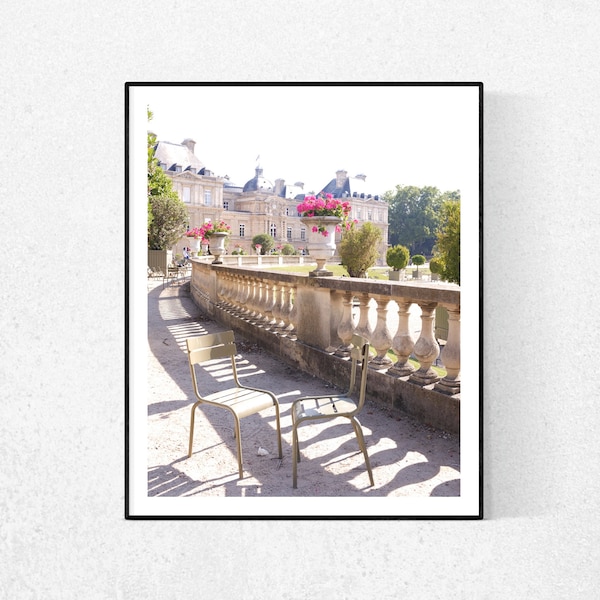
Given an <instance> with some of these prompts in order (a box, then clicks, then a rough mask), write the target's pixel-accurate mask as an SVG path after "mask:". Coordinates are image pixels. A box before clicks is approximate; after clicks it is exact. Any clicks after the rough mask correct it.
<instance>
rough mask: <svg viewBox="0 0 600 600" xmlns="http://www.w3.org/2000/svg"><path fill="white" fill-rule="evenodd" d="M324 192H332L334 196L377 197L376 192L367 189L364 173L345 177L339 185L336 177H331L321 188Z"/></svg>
mask: <svg viewBox="0 0 600 600" xmlns="http://www.w3.org/2000/svg"><path fill="white" fill-rule="evenodd" d="M321 192H322V193H324V194H332V195H333V197H334V198H341V199H344V198H352V197H354V198H356V197H359V198H369V197H375V199H376V200H378V199H379V195H378V193H377V192H373V191H372V190H369V188H368V184H367V182H366V176H365V175H362V174H361V175H356V177H346V178H345V180H344V181H343V183H342V185H341V187H338V183H337V178H336V179H332V180H331V181H330V182H329V183H328V184H327V185H326V186H325V187H324V188H323V189H322V190H321Z"/></svg>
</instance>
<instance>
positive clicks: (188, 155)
mask: <svg viewBox="0 0 600 600" xmlns="http://www.w3.org/2000/svg"><path fill="white" fill-rule="evenodd" d="M154 156H155V157H156V158H157V159H158V162H161V163H164V164H165V165H166V169H167V170H174V165H180V166H181V170H182V171H185V170H186V169H188V168H189V167H191V168H192V169H193V170H194V171H195V172H196V173H197V172H198V171H200V170H202V169H204V163H203V162H202V161H201V160H200V159H199V158H198V157H197V156H196V155H195V154H194V153H193V152H192V151H191V150H190V149H189V148H188V147H187V146H184V145H182V144H173V143H172V142H158V143H157V144H156V146H154Z"/></svg>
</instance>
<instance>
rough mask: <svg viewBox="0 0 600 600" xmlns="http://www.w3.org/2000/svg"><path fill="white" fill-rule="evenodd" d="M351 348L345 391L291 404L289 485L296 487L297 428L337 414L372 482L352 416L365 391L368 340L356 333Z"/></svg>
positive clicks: (362, 402)
mask: <svg viewBox="0 0 600 600" xmlns="http://www.w3.org/2000/svg"><path fill="white" fill-rule="evenodd" d="M352 345H353V347H352V349H351V350H350V357H351V360H352V367H351V372H350V387H349V389H348V392H347V393H346V394H343V395H339V396H336V395H334V396H306V397H304V398H299V399H298V400H296V401H295V402H294V403H293V404H292V463H293V486H294V488H296V487H298V485H297V483H298V463H299V462H300V446H299V442H298V427H299V426H300V425H302V423H304V422H306V421H314V420H319V419H336V418H338V417H345V418H347V419H348V420H349V421H350V423H352V427H353V428H354V433H355V435H356V439H357V440H358V445H359V447H360V449H361V451H362V453H363V455H364V457H365V463H366V465H367V471H368V472H369V480H370V481H371V485H375V483H374V481H373V472H372V471H371V463H370V462H369V455H368V454H367V448H366V446H365V438H364V436H363V431H362V427H361V425H360V422H359V421H358V419H357V418H356V415H357V414H358V413H359V412H360V411H361V410H362V408H363V406H364V403H365V394H366V389H367V373H368V362H369V342H368V341H367V340H366V339H365V338H364V337H361V336H359V335H356V334H355V335H353V336H352ZM359 362H360V390H359V396H358V402H355V401H354V400H353V399H352V398H351V397H350V396H351V395H352V394H353V392H354V388H355V385H356V380H357V371H358V363H359Z"/></svg>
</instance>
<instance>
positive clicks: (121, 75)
mask: <svg viewBox="0 0 600 600" xmlns="http://www.w3.org/2000/svg"><path fill="white" fill-rule="evenodd" d="M9 4H10V6H6V7H5V10H4V11H3V18H2V22H1V23H0V33H1V35H0V49H1V50H2V65H3V66H2V72H3V75H2V81H1V84H0V117H1V122H2V145H1V152H2V164H3V169H2V176H1V177H0V191H1V197H2V200H3V202H2V205H3V206H2V221H1V222H2V225H3V227H2V229H3V248H4V252H5V254H4V260H3V262H2V267H1V272H2V286H1V288H0V289H1V291H0V296H1V300H2V301H1V302H0V323H1V331H2V335H1V336H0V345H1V347H2V361H1V362H0V365H1V366H0V373H1V377H0V390H1V392H2V393H1V396H2V402H1V403H0V439H1V440H2V441H1V443H0V469H1V475H2V485H1V486H0V559H1V562H2V568H1V569H0V597H2V598H19V599H21V598H43V599H44V600H49V599H53V598H56V599H61V600H62V599H64V598H86V599H92V600H95V599H98V600H100V599H102V600H103V599H109V598H115V599H130V598H131V599H137V598H140V599H150V598H152V599H154V598H156V599H163V598H194V597H202V598H225V597H227V598H244V599H248V600H253V599H257V600H259V599H264V598H298V599H300V598H306V599H309V598H310V599H312V598H325V597H328V598H357V597H364V598H379V599H382V600H383V599H388V598H389V599H392V598H394V599H395V598H399V597H407V598H413V599H417V598H423V599H435V598H440V599H447V598H478V599H482V598H516V597H520V598H563V597H565V598H581V599H588V598H592V597H597V595H598V593H597V576H596V574H597V570H598V563H599V562H600V550H599V546H598V543H597V540H598V536H599V534H600V519H599V517H598V510H597V504H598V497H599V495H600V483H599V482H600V478H598V463H599V458H600V445H599V443H598V431H599V430H600V427H599V421H600V416H599V413H598V410H597V409H596V408H594V407H595V406H596V405H597V396H598V392H597V388H598V385H597V381H596V379H597V378H598V375H597V372H598V368H597V365H598V362H597V359H598V353H597V340H598V324H597V321H596V320H593V319H590V318H589V317H588V315H591V314H596V312H597V311H595V310H593V308H592V307H594V308H595V304H596V297H597V294H596V282H597V281H598V278H599V275H600V273H599V267H598V261H597V260H595V256H594V255H595V252H596V246H597V224H598V218H599V216H600V208H599V206H600V205H599V204H598V201H597V191H598V185H599V181H598V156H599V155H600V138H599V136H598V123H599V122H600V119H599V117H600V115H599V114H598V113H599V111H600V104H599V103H598V93H599V92H600V85H599V83H600V82H599V79H600V72H599V71H598V68H597V57H598V55H599V51H600V37H599V36H598V35H597V31H598V26H599V24H600V7H599V5H598V4H597V3H596V2H592V1H585V0H580V1H572V2H559V1H551V2H544V1H542V0H539V1H531V0H525V1H524V2H521V3H518V4H515V3H514V2H507V1H506V0H500V1H499V2H496V3H493V5H486V4H482V3H481V2H474V1H463V2H461V1H459V2H454V3H440V2H434V1H424V2H410V3H409V2H404V1H400V2H399V1H397V0H383V1H380V2H374V1H372V0H371V1H365V2H342V1H341V0H338V1H325V2H323V1H322V0H320V1H318V2H317V1H314V0H308V1H307V2H303V3H290V2H287V3H282V2H278V1H275V0H265V1H263V2H261V3H258V4H256V3H240V2H234V1H232V0H209V1H207V2H202V3H201V4H200V5H199V4H198V3H191V2H187V1H177V2H175V3H174V4H173V3H169V4H165V3H161V2H156V1H155V0H150V1H147V2H123V3H113V2H106V1H103V0H99V1H98V2H95V3H92V4H89V3H80V2H74V1H73V0H66V1H65V2H63V3H61V7H60V11H55V9H54V6H53V5H52V4H48V5H43V4H42V5H40V4H34V3H21V2H14V1H12V2H9ZM256 79H262V80H265V81H283V80H292V81H314V80H324V81H327V80H337V81H483V82H484V84H485V86H486V87H485V336H486V337H485V386H484V387H485V413H484V421H485V430H484V433H485V459H486V465H485V516H486V519H485V520H483V521H474V522H460V521H399V522H377V521H375V522H354V523H353V522H345V521H340V522H332V521H318V522H311V521H308V522H303V523H293V522H267V521H256V522H252V521H246V522H237V521H233V522H219V521H216V522H202V521H198V522H176V521H173V522H169V521H139V522H138V521H135V522H132V521H125V520H124V519H123V459H124V444H123V438H124V411H123V400H124V375H125V352H124V318H125V308H124V291H123V284H124V266H125V261H124V227H125V225H124V208H123V207H124V204H123V198H124V150H123V148H124V138H123V136H124V123H123V114H124V89H123V84H124V82H125V81H194V80H209V81H210V80H213V81H215V80H231V81H242V80H256ZM305 569H306V570H310V577H306V576H305V575H304V572H305Z"/></svg>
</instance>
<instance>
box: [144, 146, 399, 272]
mask: <svg viewBox="0 0 600 600" xmlns="http://www.w3.org/2000/svg"><path fill="white" fill-rule="evenodd" d="M195 144H196V143H195V142H194V140H191V139H189V138H188V139H186V140H184V141H183V142H182V143H181V144H173V143H171V142H161V141H159V142H157V144H156V146H155V148H154V150H155V156H156V158H157V159H158V161H159V164H160V166H161V168H162V169H163V170H164V171H165V173H166V174H167V175H168V176H169V177H170V178H171V180H172V182H173V188H174V189H175V190H176V191H177V193H178V194H179V197H180V198H181V199H182V200H183V202H184V203H185V205H186V206H187V209H188V215H189V226H190V228H193V227H200V226H201V225H202V224H203V223H205V222H207V221H212V222H218V221H221V220H222V221H225V222H226V223H227V224H228V225H229V226H230V227H231V236H230V240H229V245H228V252H229V253H231V252H233V251H234V250H236V249H242V250H244V251H245V252H246V253H252V252H253V251H252V246H251V244H252V238H253V237H254V236H255V235H257V234H260V233H267V234H269V235H271V236H272V237H273V238H274V239H275V242H276V245H277V246H283V245H285V244H291V245H292V246H293V247H294V248H295V249H296V250H302V249H304V248H305V247H306V240H307V232H306V226H305V225H303V223H302V222H301V220H300V216H299V214H298V211H297V208H296V207H297V205H298V204H299V203H300V202H302V200H303V199H304V196H305V195H306V194H305V192H304V184H303V183H302V182H296V183H294V184H292V185H290V184H286V182H285V180H284V179H276V180H275V181H274V182H272V181H270V180H269V179H266V178H265V177H264V175H263V169H262V168H261V167H260V166H257V167H256V169H255V174H254V177H253V178H252V179H250V180H248V181H247V182H246V183H245V184H244V185H243V186H240V185H237V184H236V183H234V182H231V181H230V180H229V179H228V178H227V177H219V176H216V175H215V174H214V173H213V172H212V171H210V170H209V169H208V168H207V167H206V166H205V165H204V163H202V161H200V160H199V159H198V157H197V156H196V154H195ZM320 191H322V192H325V193H331V194H333V196H334V197H335V198H339V199H341V200H347V201H349V202H350V204H351V206H352V218H353V219H356V220H357V221H358V224H359V226H360V225H361V224H363V223H365V222H371V223H373V224H374V225H376V226H377V227H378V228H380V229H381V231H382V244H381V249H380V263H381V264H385V253H386V249H387V239H388V205H387V202H385V201H383V200H381V199H380V196H379V194H378V193H374V192H372V191H368V184H367V182H366V176H365V175H362V174H361V175H356V176H355V177H349V176H348V173H347V172H346V171H343V170H340V171H337V173H336V176H335V178H334V179H332V180H331V181H330V182H329V183H327V184H326V185H325V186H323V188H322V190H320ZM187 242H188V240H187V238H185V237H184V238H182V239H181V240H180V241H179V242H178V244H177V245H176V246H175V247H174V248H173V251H174V255H175V254H182V253H183V248H184V246H186V245H188V244H187Z"/></svg>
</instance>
